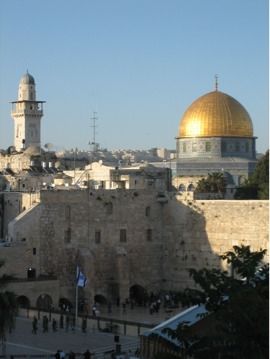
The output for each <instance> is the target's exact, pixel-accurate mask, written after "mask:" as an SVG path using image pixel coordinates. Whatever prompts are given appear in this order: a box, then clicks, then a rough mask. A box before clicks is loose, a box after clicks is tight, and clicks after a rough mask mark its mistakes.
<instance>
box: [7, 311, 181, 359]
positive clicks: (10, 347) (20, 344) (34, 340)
mask: <svg viewBox="0 0 270 359" xmlns="http://www.w3.org/2000/svg"><path fill="white" fill-rule="evenodd" d="M99 311H100V316H102V317H108V318H113V319H121V320H127V321H135V322H140V323H147V324H152V325H156V324H158V323H159V322H161V321H163V320H165V319H168V318H169V317H171V316H173V315H174V314H176V313H179V311H180V309H175V310H171V311H170V312H168V310H165V309H164V308H163V307H162V308H161V309H160V311H159V313H154V314H152V315H151V314H150V312H149V309H148V308H143V307H135V308H134V309H130V307H129V306H127V308H126V311H125V312H124V313H123V309H122V308H119V307H116V306H113V307H112V313H108V308H107V307H105V306H104V307H102V306H101V307H99ZM38 326H39V330H38V333H37V334H36V335H34V334H32V319H31V318H29V319H27V318H23V317H19V318H17V323H16V328H15V330H14V331H13V332H12V333H11V334H9V335H8V337H7V346H6V354H8V355H11V354H14V355H16V354H36V355H40V354H43V355H50V354H54V353H55V352H56V350H57V349H62V350H63V351H64V352H65V353H68V352H69V351H70V350H72V351H74V352H75V353H83V352H84V351H85V350H86V349H89V350H90V351H91V352H95V353H96V356H95V359H99V358H104V355H103V352H105V351H110V350H113V349H115V346H116V344H115V343H114V334H111V333H103V332H97V331H95V332H93V331H92V330H91V329H90V328H89V329H88V331H87V333H82V331H81V328H76V330H75V331H71V330H69V332H66V331H65V330H64V329H60V330H58V331H57V332H55V333H53V332H52V331H51V328H50V331H49V332H48V333H42V332H41V329H40V328H41V327H42V324H41V320H40V321H39V323H38ZM138 343H139V338H138V337H136V336H123V335H120V344H121V346H122V348H123V349H127V350H128V349H132V351H133V352H134V351H135V350H136V348H137V347H138V346H139V345H138ZM101 353H102V354H101Z"/></svg>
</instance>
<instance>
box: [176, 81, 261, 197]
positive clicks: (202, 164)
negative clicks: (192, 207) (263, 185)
mask: <svg viewBox="0 0 270 359" xmlns="http://www.w3.org/2000/svg"><path fill="white" fill-rule="evenodd" d="M255 140H256V137H254V134H253V126H252V120H251V118H250V116H249V114H248V112H247V111H246V109H245V108H244V107H243V106H242V105H241V104H240V103H239V102H238V101H237V100H235V99H234V98H233V97H231V96H229V95H227V94H225V93H223V92H221V91H219V90H218V87H217V83H216V89H215V91H212V92H209V93H207V94H205V95H203V96H201V97H200V98H198V99H197V100H195V101H194V102H193V103H192V104H191V105H190V106H189V107H188V108H187V110H186V111H185V113H184V115H183V117H182V118H181V120H180V123H179V130H178V135H177V137H176V147H177V149H176V152H177V169H176V178H175V182H174V183H175V185H176V186H177V188H180V189H181V191H183V190H187V187H188V186H189V185H190V186H191V185H192V186H193V187H195V186H196V183H197V181H198V179H200V178H202V177H205V176H207V175H208V173H212V172H222V173H224V174H225V176H226V177H227V178H228V180H229V181H230V184H231V185H232V184H233V185H234V187H237V186H239V185H240V184H241V183H242V182H243V181H244V180H245V179H247V178H248V177H249V175H250V174H251V173H252V172H253V171H254V169H255V165H256V143H255Z"/></svg>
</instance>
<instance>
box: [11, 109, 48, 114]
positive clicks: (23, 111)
mask: <svg viewBox="0 0 270 359" xmlns="http://www.w3.org/2000/svg"><path fill="white" fill-rule="evenodd" d="M11 115H12V116H23V115H27V116H43V110H30V109H18V110H15V109H14V110H13V111H11Z"/></svg>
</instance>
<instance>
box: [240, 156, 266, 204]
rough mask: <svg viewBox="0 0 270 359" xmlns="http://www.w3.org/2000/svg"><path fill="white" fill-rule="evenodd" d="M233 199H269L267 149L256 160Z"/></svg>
mask: <svg viewBox="0 0 270 359" xmlns="http://www.w3.org/2000/svg"><path fill="white" fill-rule="evenodd" d="M235 199H269V151H267V152H266V153H265V155H264V156H263V157H262V158H260V160H259V161H258V162H257V165H256V168H255V171H254V173H253V174H252V175H251V176H250V178H249V179H248V180H246V181H245V183H244V184H243V185H241V186H240V187H239V188H238V189H237V191H236V193H235Z"/></svg>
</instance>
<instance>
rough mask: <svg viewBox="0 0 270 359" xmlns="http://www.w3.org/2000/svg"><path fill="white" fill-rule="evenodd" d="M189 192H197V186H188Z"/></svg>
mask: <svg viewBox="0 0 270 359" xmlns="http://www.w3.org/2000/svg"><path fill="white" fill-rule="evenodd" d="M187 190H188V191H189V192H194V191H195V186H194V185H193V184H192V183H191V184H190V185H188V188H187Z"/></svg>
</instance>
